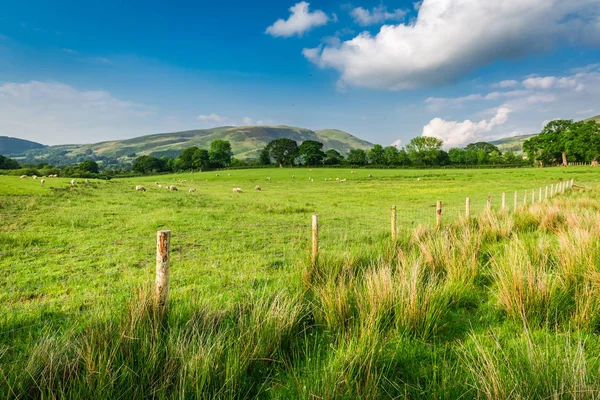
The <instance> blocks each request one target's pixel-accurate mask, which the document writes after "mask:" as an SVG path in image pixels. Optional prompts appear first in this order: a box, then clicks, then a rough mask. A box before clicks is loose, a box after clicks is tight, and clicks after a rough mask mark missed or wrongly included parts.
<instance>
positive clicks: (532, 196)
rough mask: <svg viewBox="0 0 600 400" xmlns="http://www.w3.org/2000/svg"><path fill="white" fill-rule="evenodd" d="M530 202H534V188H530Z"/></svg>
mask: <svg viewBox="0 0 600 400" xmlns="http://www.w3.org/2000/svg"><path fill="white" fill-rule="evenodd" d="M531 204H535V189H531Z"/></svg>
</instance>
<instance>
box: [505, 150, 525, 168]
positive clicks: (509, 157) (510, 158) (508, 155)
mask: <svg viewBox="0 0 600 400" xmlns="http://www.w3.org/2000/svg"><path fill="white" fill-rule="evenodd" d="M502 158H504V162H505V163H506V164H508V165H516V164H519V163H520V162H521V160H520V159H519V158H518V157H517V156H515V153H513V152H512V151H506V152H504V154H502Z"/></svg>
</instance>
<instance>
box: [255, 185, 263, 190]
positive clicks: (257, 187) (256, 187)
mask: <svg viewBox="0 0 600 400" xmlns="http://www.w3.org/2000/svg"><path fill="white" fill-rule="evenodd" d="M254 190H262V189H261V188H260V186H258V185H256V186H254Z"/></svg>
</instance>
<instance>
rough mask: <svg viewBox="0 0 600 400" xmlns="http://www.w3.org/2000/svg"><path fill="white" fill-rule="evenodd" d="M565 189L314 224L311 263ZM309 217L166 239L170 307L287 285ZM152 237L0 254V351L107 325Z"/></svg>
mask: <svg viewBox="0 0 600 400" xmlns="http://www.w3.org/2000/svg"><path fill="white" fill-rule="evenodd" d="M572 187H573V180H570V181H562V182H559V183H553V184H551V185H549V186H543V187H541V188H531V189H529V190H526V191H524V190H521V191H517V192H511V193H508V192H505V193H497V194H480V195H477V196H474V197H471V198H468V199H467V198H465V199H464V201H457V200H455V201H444V200H443V199H442V200H441V201H424V200H418V201H415V202H413V203H412V204H410V205H407V204H403V205H398V206H390V208H387V209H377V210H369V211H368V212H362V213H335V214H327V215H319V216H318V220H317V223H318V226H317V230H316V231H317V242H316V243H317V244H316V246H317V248H316V250H317V251H318V255H319V257H323V256H344V255H345V254H354V255H357V254H365V252H367V253H369V254H372V253H374V252H375V253H376V252H378V251H382V243H390V238H393V236H394V235H395V234H398V232H399V231H401V230H412V229H414V228H415V227H416V226H418V225H429V226H435V225H436V224H445V223H449V222H452V221H454V220H456V219H458V218H464V217H465V216H467V217H475V216H477V215H480V214H481V213H483V212H484V211H486V210H488V209H489V210H501V209H505V210H507V211H511V210H515V209H517V208H519V207H523V206H524V205H525V206H526V205H529V204H532V203H539V202H542V201H547V200H548V199H550V198H551V197H553V196H556V195H557V194H559V193H563V192H565V191H567V190H569V189H571V188H572ZM311 224H312V222H311V216H310V215H305V214H302V215H295V216H294V217H293V218H290V221H288V222H269V221H265V222H264V223H260V224H232V225H229V226H224V225H223V226H217V227H213V228H210V229H202V230H191V231H184V232H176V231H173V232H172V236H171V237H170V246H169V253H170V254H169V264H170V270H171V273H170V282H169V285H170V288H171V289H170V294H169V301H170V302H175V303H176V302H182V301H187V300H188V299H190V298H192V297H202V296H205V295H206V293H210V295H211V296H213V297H215V298H216V299H217V300H218V301H220V302H222V303H228V302H233V301H235V300H236V299H239V298H240V296H244V295H245V293H248V291H251V290H260V289H264V288H268V287H281V285H293V284H294V282H296V281H297V280H295V279H293V278H294V276H297V275H298V274H300V273H301V270H302V268H303V266H306V265H307V264H308V263H310V262H313V261H314V259H313V257H314V255H315V248H314V246H315V245H314V243H315V230H314V229H313V228H314V226H311ZM156 260H157V244H156V238H155V237H154V235H148V236H137V237H125V238H122V237H119V236H118V232H115V238H114V240H108V241H107V240H104V241H98V242H88V243H75V244H72V243H69V244H66V245H64V246H53V247H48V246H47V247H44V246H38V245H36V244H35V243H32V244H30V245H29V246H27V247H25V248H18V249H6V250H2V251H0V344H3V343H4V344H7V343H11V340H13V339H14V338H23V337H27V335H29V334H30V333H31V332H34V331H36V330H39V329H40V328H41V327H47V328H49V329H66V328H67V327H68V326H69V325H70V323H71V322H73V321H74V320H76V321H86V320H90V319H97V318H101V319H102V318H107V319H108V318H112V317H114V315H115V313H117V312H118V310H120V309H122V308H121V307H119V305H123V304H124V303H126V302H127V301H128V300H129V299H131V296H132V291H133V290H135V288H138V287H141V286H144V285H152V284H153V283H154V282H155V279H156V276H155V274H156Z"/></svg>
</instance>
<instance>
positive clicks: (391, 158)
mask: <svg viewBox="0 0 600 400" xmlns="http://www.w3.org/2000/svg"><path fill="white" fill-rule="evenodd" d="M383 159H384V162H385V165H398V164H400V162H399V160H398V149H397V148H396V146H386V147H385V148H384V149H383Z"/></svg>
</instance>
